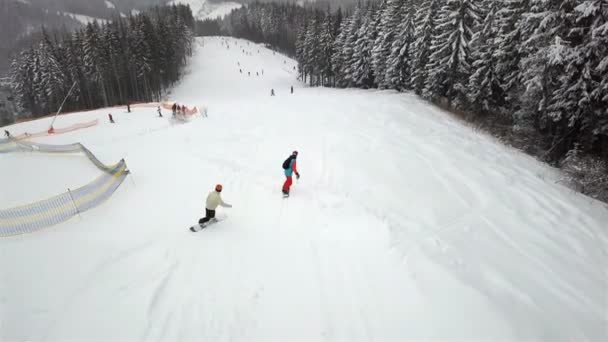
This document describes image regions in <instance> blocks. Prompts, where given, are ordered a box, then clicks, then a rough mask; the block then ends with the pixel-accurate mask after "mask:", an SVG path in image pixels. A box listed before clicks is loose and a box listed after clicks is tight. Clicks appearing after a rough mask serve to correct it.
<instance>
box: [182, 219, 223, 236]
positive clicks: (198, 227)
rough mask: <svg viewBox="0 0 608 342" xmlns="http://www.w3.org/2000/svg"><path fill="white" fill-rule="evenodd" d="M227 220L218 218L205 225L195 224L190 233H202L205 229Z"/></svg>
mask: <svg viewBox="0 0 608 342" xmlns="http://www.w3.org/2000/svg"><path fill="white" fill-rule="evenodd" d="M225 219H226V217H220V218H217V217H216V218H213V219H211V220H209V221H207V222H205V223H198V224H195V225H194V226H192V227H190V231H191V232H194V233H196V232H200V231H201V230H203V229H205V228H207V227H209V226H211V225H213V224H216V223H218V222H221V221H223V220H225Z"/></svg>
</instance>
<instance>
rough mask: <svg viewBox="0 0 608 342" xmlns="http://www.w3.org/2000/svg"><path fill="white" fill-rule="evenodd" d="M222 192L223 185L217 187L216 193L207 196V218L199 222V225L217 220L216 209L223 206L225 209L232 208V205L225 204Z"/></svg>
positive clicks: (212, 192)
mask: <svg viewBox="0 0 608 342" xmlns="http://www.w3.org/2000/svg"><path fill="white" fill-rule="evenodd" d="M221 192H222V184H218V185H216V186H215V191H211V192H210V193H209V195H207V203H205V217H203V218H202V219H200V220H198V223H200V224H203V223H207V222H209V220H211V219H214V218H215V209H217V207H218V206H220V205H221V206H222V207H224V208H232V205H231V204H228V203H225V202H224V201H223V200H222V196H220V193H221Z"/></svg>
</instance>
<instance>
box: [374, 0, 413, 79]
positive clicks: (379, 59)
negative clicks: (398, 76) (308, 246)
mask: <svg viewBox="0 0 608 342" xmlns="http://www.w3.org/2000/svg"><path fill="white" fill-rule="evenodd" d="M404 2H405V1H403V0H384V1H383V2H382V3H381V5H380V8H379V9H378V15H379V17H380V21H379V23H378V26H377V28H376V30H377V37H376V40H375V42H374V45H373V46H374V47H373V49H372V66H373V68H374V76H375V83H376V84H377V85H378V88H380V89H385V88H388V82H386V81H385V76H386V68H387V61H388V58H389V56H390V54H391V46H392V44H393V41H394V40H395V35H396V32H397V30H398V26H399V22H400V19H401V17H400V15H399V14H400V6H401V5H403V3H404Z"/></svg>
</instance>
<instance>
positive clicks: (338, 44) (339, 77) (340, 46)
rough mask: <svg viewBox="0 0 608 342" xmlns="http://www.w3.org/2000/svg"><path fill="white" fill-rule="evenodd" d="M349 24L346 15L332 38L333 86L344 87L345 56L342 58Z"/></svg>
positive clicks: (349, 20)
mask: <svg viewBox="0 0 608 342" xmlns="http://www.w3.org/2000/svg"><path fill="white" fill-rule="evenodd" d="M350 24H351V17H346V18H344V19H343V20H342V23H341V24H340V30H339V33H338V35H337V36H336V39H335V40H334V44H333V47H334V53H333V55H332V56H331V64H332V71H333V74H334V86H339V87H344V86H345V81H344V69H345V68H346V66H345V58H344V50H345V46H344V45H345V44H346V39H347V36H348V33H349V28H350Z"/></svg>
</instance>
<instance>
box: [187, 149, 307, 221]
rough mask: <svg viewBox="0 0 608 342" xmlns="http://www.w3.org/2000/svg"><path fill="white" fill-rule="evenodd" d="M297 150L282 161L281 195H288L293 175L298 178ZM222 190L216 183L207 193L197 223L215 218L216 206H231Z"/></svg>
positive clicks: (220, 185)
mask: <svg viewBox="0 0 608 342" xmlns="http://www.w3.org/2000/svg"><path fill="white" fill-rule="evenodd" d="M297 158H298V151H293V152H292V153H291V155H290V156H289V157H288V158H287V159H285V161H284V162H283V171H284V173H285V182H284V183H283V188H282V189H281V190H282V192H283V195H285V196H289V190H290V188H291V185H292V184H293V175H294V174H295V175H296V179H300V173H299V172H298V168H297ZM222 190H223V186H222V184H217V185H216V186H215V189H214V190H213V191H211V192H210V193H209V194H208V195H207V200H206V202H205V217H203V218H201V219H200V220H198V223H199V224H205V223H207V222H209V221H210V220H214V219H215V210H216V209H217V207H219V206H222V207H224V208H232V205H231V204H228V203H226V202H224V200H223V199H222V196H221V193H222Z"/></svg>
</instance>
